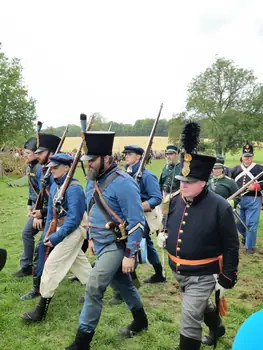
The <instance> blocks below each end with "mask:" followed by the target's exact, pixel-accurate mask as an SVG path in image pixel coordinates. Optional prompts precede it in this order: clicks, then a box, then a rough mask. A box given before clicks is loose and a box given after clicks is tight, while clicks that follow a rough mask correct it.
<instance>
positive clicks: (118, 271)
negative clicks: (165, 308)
mask: <svg viewBox="0 0 263 350" xmlns="http://www.w3.org/2000/svg"><path fill="white" fill-rule="evenodd" d="M123 257H124V249H122V248H118V247H117V245H116V244H115V243H112V244H111V245H109V246H107V247H106V248H104V250H103V252H102V253H101V255H100V256H98V257H97V260H96V262H95V266H94V267H93V269H91V270H90V272H89V276H88V281H87V285H86V295H85V302H84V305H83V308H82V311H81V314H80V329H81V330H82V331H83V332H86V333H90V332H94V331H95V329H96V327H97V324H98V322H99V319H100V315H101V311H102V300H103V297H104V293H105V291H106V289H107V287H108V286H109V285H110V284H111V285H112V287H113V288H114V289H115V290H118V291H119V292H120V294H121V296H122V298H123V300H124V301H125V303H126V304H127V306H128V309H129V310H139V309H141V308H142V302H141V298H140V295H139V292H138V290H137V289H136V288H135V287H134V285H133V284H132V280H131V277H130V274H124V273H122V260H123Z"/></svg>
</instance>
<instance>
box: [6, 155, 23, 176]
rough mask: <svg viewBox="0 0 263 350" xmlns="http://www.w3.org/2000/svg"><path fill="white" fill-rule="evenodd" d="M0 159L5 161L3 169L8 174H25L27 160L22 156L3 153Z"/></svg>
mask: <svg viewBox="0 0 263 350" xmlns="http://www.w3.org/2000/svg"><path fill="white" fill-rule="evenodd" d="M0 161H2V162H3V170H4V172H5V174H6V175H21V176H23V175H25V161H24V159H23V158H22V157H15V156H13V155H11V154H1V155H0Z"/></svg>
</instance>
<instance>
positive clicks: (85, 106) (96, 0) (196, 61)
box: [0, 0, 263, 126]
mask: <svg viewBox="0 0 263 350" xmlns="http://www.w3.org/2000/svg"><path fill="white" fill-rule="evenodd" d="M0 42H2V49H3V51H4V52H5V53H6V54H7V55H8V56H9V57H18V58H20V59H21V61H22V65H23V67H24V77H25V83H26V85H27V86H28V89H29V93H30V95H31V96H33V97H34V98H35V99H36V100H37V101H38V103H37V113H38V116H39V120H41V121H44V123H45V124H44V126H51V125H53V126H58V125H65V124H67V123H73V124H79V114H80V113H82V112H84V113H86V114H88V115H90V114H92V113H94V112H100V113H101V114H102V115H103V116H104V117H105V118H107V119H108V120H114V121H118V122H123V123H134V122H135V120H136V119H141V118H145V117H155V116H156V115H157V113H158V110H159V106H160V103H161V102H163V103H164V108H163V113H162V117H163V118H164V117H165V118H170V117H171V116H172V113H177V112H181V111H182V110H183V109H184V106H185V99H186V89H187V85H188V83H189V82H190V81H191V79H192V78H193V77H194V76H195V75H197V74H198V73H199V72H201V71H203V70H204V69H206V68H207V67H208V66H209V65H211V64H212V62H213V61H214V59H215V56H216V55H218V56H220V57H226V58H229V59H233V60H234V61H235V63H236V64H237V65H239V66H241V67H243V68H251V69H253V70H254V71H255V74H256V75H257V76H258V78H259V80H260V81H261V82H263V2H262V1H258V0H249V1H248V0H227V1H225V0H220V1H219V0H217V1H215V0H188V1H187V0H185V1H176V0H173V1H170V0H159V1H155V0H132V1H126V0H101V1H100V0H93V1H91V0H74V1H68V0H52V1H51V0H45V1H43V0H42V1H40V0H38V1H36V0H23V1H21V0H0Z"/></svg>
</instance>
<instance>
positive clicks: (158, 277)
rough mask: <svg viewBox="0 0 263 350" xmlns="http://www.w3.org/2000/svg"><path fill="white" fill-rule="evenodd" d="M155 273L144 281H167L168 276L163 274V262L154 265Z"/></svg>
mask: <svg viewBox="0 0 263 350" xmlns="http://www.w3.org/2000/svg"><path fill="white" fill-rule="evenodd" d="M153 268H154V271H155V274H154V275H152V276H151V277H148V278H145V279H144V280H143V282H144V283H160V282H166V278H165V277H164V276H163V268H162V265H161V264H157V265H153Z"/></svg>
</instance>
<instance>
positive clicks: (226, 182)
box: [208, 175, 239, 199]
mask: <svg viewBox="0 0 263 350" xmlns="http://www.w3.org/2000/svg"><path fill="white" fill-rule="evenodd" d="M208 189H209V190H211V191H213V192H215V193H217V194H219V196H221V197H223V198H226V199H227V198H228V197H230V196H231V195H232V194H234V193H235V192H236V191H238V189H239V188H238V186H237V184H236V183H235V181H234V180H233V179H231V178H230V177H228V176H225V175H223V176H218V177H215V176H213V177H212V178H211V179H210V181H209V182H208Z"/></svg>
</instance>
